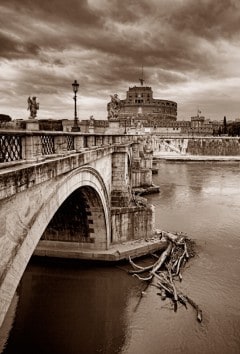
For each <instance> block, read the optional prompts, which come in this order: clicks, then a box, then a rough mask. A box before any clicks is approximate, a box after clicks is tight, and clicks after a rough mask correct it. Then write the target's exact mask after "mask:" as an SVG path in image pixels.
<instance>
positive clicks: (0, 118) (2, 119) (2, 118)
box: [0, 114, 12, 126]
mask: <svg viewBox="0 0 240 354" xmlns="http://www.w3.org/2000/svg"><path fill="white" fill-rule="evenodd" d="M11 120H12V118H11V117H10V116H8V115H7V114H0V126H1V125H3V124H5V123H8V122H11Z"/></svg>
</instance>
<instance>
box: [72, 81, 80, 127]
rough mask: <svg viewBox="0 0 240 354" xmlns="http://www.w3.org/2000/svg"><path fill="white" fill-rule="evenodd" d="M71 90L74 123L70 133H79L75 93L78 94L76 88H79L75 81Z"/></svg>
mask: <svg viewBox="0 0 240 354" xmlns="http://www.w3.org/2000/svg"><path fill="white" fill-rule="evenodd" d="M72 88H73V92H74V97H73V99H74V123H73V127H72V132H80V127H79V126H78V117H77V92H78V88H79V83H78V82H77V80H74V82H73V83H72Z"/></svg>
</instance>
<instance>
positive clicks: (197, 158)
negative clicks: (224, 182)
mask: <svg viewBox="0 0 240 354" xmlns="http://www.w3.org/2000/svg"><path fill="white" fill-rule="evenodd" d="M153 159H154V161H159V160H167V161H186V162H187V161H199V162H204V161H220V162H232V161H237V162H240V156H213V155H164V154H154V156H153Z"/></svg>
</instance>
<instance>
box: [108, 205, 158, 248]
mask: <svg viewBox="0 0 240 354" xmlns="http://www.w3.org/2000/svg"><path fill="white" fill-rule="evenodd" d="M154 222H155V213H154V207H153V206H152V205H145V206H133V207H128V208H127V207H126V208H112V240H111V241H112V243H113V244H114V243H122V242H126V241H131V240H137V239H147V238H149V237H151V236H152V234H153V230H154Z"/></svg>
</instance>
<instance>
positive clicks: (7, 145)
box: [0, 133, 22, 162]
mask: <svg viewBox="0 0 240 354" xmlns="http://www.w3.org/2000/svg"><path fill="white" fill-rule="evenodd" d="M21 159H22V144H21V136H19V135H7V133H5V134H1V135H0V162H10V161H18V160H21Z"/></svg>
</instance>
